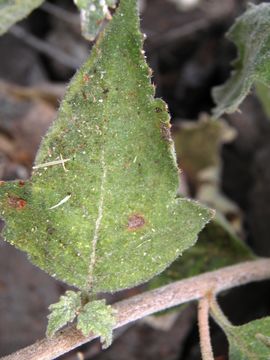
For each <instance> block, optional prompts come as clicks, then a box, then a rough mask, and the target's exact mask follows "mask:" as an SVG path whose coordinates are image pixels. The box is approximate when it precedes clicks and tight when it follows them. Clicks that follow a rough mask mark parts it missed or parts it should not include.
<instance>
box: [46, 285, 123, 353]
mask: <svg viewBox="0 0 270 360" xmlns="http://www.w3.org/2000/svg"><path fill="white" fill-rule="evenodd" d="M87 301H88V299H87ZM84 302H85V301H84V300H83V294H82V293H81V292H74V291H70V290H69V291H67V292H66V293H65V295H63V296H61V297H60V301H59V302H57V303H56V304H52V305H50V307H49V310H50V311H51V313H50V314H49V316H48V326H47V336H48V337H52V336H53V335H54V334H55V333H56V332H57V331H58V330H60V329H61V328H62V327H63V326H65V325H67V324H68V323H70V322H72V321H74V320H75V318H77V324H76V326H77V329H78V330H81V332H82V334H83V335H84V336H87V335H89V333H90V332H93V333H94V334H95V335H98V336H100V337H101V341H102V343H104V345H105V347H108V346H110V345H111V343H112V331H113V327H114V325H115V322H116V321H115V317H114V314H113V310H112V308H111V306H109V305H106V303H105V300H95V301H88V302H86V304H85V303H84Z"/></svg>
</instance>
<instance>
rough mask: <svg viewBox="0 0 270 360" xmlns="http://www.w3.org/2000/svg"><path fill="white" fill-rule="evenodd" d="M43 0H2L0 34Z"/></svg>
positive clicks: (0, 6)
mask: <svg viewBox="0 0 270 360" xmlns="http://www.w3.org/2000/svg"><path fill="white" fill-rule="evenodd" d="M43 2H44V0H2V1H1V2H0V19H1V21H0V35H2V34H4V33H5V32H6V31H7V30H8V29H9V28H10V27H11V26H12V25H13V24H15V23H16V22H17V21H20V20H22V19H23V18H24V17H26V16H27V15H28V14H29V13H30V12H31V11H33V10H34V9H35V8H37V7H38V6H40V5H41V4H42V3H43Z"/></svg>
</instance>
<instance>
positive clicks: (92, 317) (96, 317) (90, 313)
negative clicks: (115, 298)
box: [77, 300, 116, 348]
mask: <svg viewBox="0 0 270 360" xmlns="http://www.w3.org/2000/svg"><path fill="white" fill-rule="evenodd" d="M115 324H116V320H115V317H114V314H113V309H112V307H111V306H110V305H106V303H105V300H97V301H93V302H89V303H88V304H86V305H85V306H84V307H83V310H82V311H81V312H80V314H79V315H78V322H77V328H78V329H79V330H81V332H82V333H83V335H84V336H87V335H89V333H90V332H93V333H94V334H95V335H98V336H100V337H101V342H102V343H103V344H104V347H105V348H106V347H108V346H110V345H111V343H112V331H113V327H114V325H115Z"/></svg>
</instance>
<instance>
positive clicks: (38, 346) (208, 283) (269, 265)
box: [2, 259, 270, 360]
mask: <svg viewBox="0 0 270 360" xmlns="http://www.w3.org/2000/svg"><path fill="white" fill-rule="evenodd" d="M268 278H270V259H259V260H254V261H249V262H244V263H240V264H238V265H233V266H228V267H225V268H222V269H220V270H216V271H212V272H208V273H205V274H202V275H198V276H194V277H192V278H189V279H185V280H181V281H177V282H174V283H171V284H169V285H166V286H163V287H161V288H158V289H155V290H152V291H147V292H144V293H142V294H140V295H137V296H134V297H131V298H129V299H127V300H123V301H120V302H118V303H116V304H114V305H113V308H114V309H115V310H116V311H117V315H116V318H117V319H116V320H117V324H116V326H115V328H119V327H121V326H123V325H125V324H129V323H130V322H133V321H136V320H139V319H141V318H143V317H145V316H147V315H151V314H154V313H156V312H158V311H162V310H165V309H168V308H170V307H173V306H177V305H180V304H183V303H186V302H189V301H192V300H198V299H201V298H202V297H203V296H204V295H205V294H206V293H208V292H209V291H211V293H212V294H217V293H219V292H221V291H223V290H228V289H231V288H233V287H236V286H240V285H244V284H247V283H250V282H253V281H260V280H265V279H268ZM94 338H96V336H93V335H92V334H90V335H89V336H87V337H84V336H83V335H82V334H81V333H80V332H79V331H78V330H76V328H75V327H74V326H69V327H67V328H66V329H65V330H63V331H60V332H59V333H58V334H57V335H56V336H55V337H53V338H52V339H43V340H41V341H38V342H36V343H35V344H33V345H30V346H28V347H26V348H24V349H22V350H19V351H17V352H15V353H14V354H11V355H9V356H6V357H3V358H2V360H52V359H55V358H57V357H58V356H61V355H63V354H65V353H67V352H69V351H71V350H73V349H75V348H77V347H78V346H80V345H82V344H85V343H87V342H89V341H91V340H93V339H94Z"/></svg>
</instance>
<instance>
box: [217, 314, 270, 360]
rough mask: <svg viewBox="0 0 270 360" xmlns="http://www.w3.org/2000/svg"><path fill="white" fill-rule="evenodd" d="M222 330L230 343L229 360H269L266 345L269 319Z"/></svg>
mask: <svg viewBox="0 0 270 360" xmlns="http://www.w3.org/2000/svg"><path fill="white" fill-rule="evenodd" d="M223 329H224V331H225V333H226V335H227V337H228V340H229V343H230V360H255V359H256V360H257V359H258V360H259V359H262V360H263V359H270V347H269V343H267V339H268V338H267V336H269V335H270V318H269V317H267V318H263V319H260V320H255V321H252V322H250V323H248V324H245V325H242V326H231V327H228V326H226V327H223Z"/></svg>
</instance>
